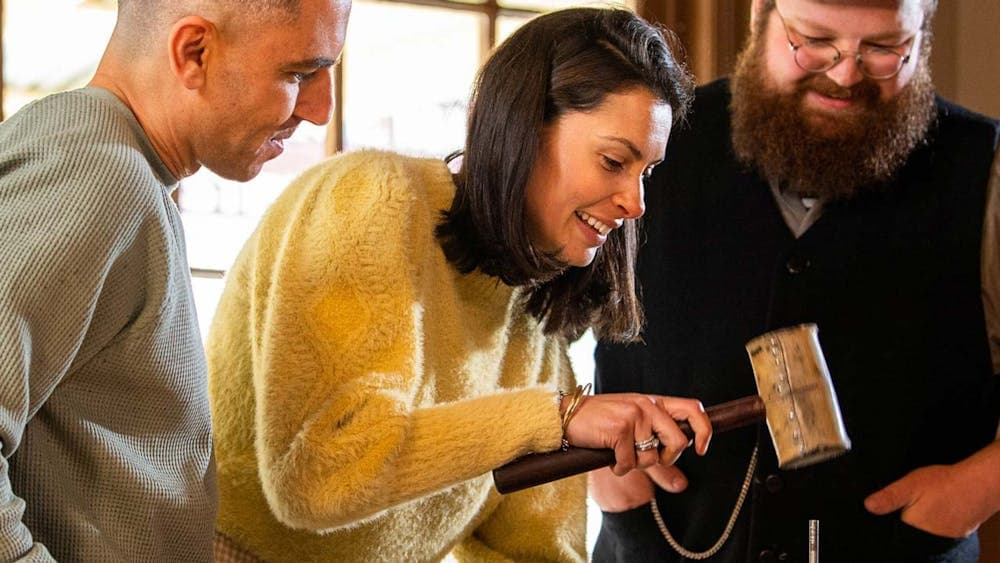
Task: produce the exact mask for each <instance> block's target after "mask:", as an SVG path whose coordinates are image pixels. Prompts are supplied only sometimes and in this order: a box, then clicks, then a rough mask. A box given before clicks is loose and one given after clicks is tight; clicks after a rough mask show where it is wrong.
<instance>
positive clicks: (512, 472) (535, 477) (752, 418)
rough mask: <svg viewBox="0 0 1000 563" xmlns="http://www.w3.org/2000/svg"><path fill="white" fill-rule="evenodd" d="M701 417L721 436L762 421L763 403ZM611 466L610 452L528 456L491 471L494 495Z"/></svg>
mask: <svg viewBox="0 0 1000 563" xmlns="http://www.w3.org/2000/svg"><path fill="white" fill-rule="evenodd" d="M705 413H706V414H708V419H709V420H710V421H712V432H714V433H719V432H725V431H727V430H733V429H735V428H741V427H743V426H749V425H751V424H756V423H758V422H761V421H762V420H764V401H762V400H761V398H760V397H759V396H757V395H753V396H750V397H743V398H742V399H736V400H735V401H729V402H728V403H720V404H718V405H714V406H711V407H708V408H707V409H705ZM677 425H678V426H680V428H681V431H682V432H684V435H686V436H687V437H688V438H692V439H693V438H694V430H692V429H691V425H690V424H688V423H687V421H684V420H681V421H678V422H677ZM614 462H615V451H614V450H611V449H591V448H574V447H570V448H569V449H567V450H566V451H562V450H556V451H553V452H548V453H542V454H529V455H526V456H524V457H522V458H518V459H515V460H514V461H512V462H510V463H508V464H507V465H504V466H501V467H498V468H496V469H494V470H493V482H494V484H495V485H496V487H497V490H498V491H500V492H501V493H503V494H507V493H513V492H514V491H520V490H521V489H527V488H528V487H534V486H535V485H541V484H542V483H548V482H550V481H557V480H559V479H564V478H566V477H570V476H572V475H576V474H578V473H583V472H585V471H591V470H593V469H598V468H601V467H607V466H609V465H611V464H612V463H614Z"/></svg>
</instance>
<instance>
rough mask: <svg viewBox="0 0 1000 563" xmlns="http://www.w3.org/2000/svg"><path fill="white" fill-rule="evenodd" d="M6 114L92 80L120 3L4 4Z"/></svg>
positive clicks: (55, 0) (24, 0) (32, 0)
mask: <svg viewBox="0 0 1000 563" xmlns="http://www.w3.org/2000/svg"><path fill="white" fill-rule="evenodd" d="M3 6H4V18H3V25H4V29H3V57H4V60H3V88H4V92H3V98H4V104H3V106H4V107H3V113H4V115H5V116H9V115H12V114H13V113H14V112H16V111H17V110H18V109H20V108H21V107H22V106H24V105H25V104H27V103H28V102H30V101H32V100H34V99H37V98H40V97H42V96H45V95H47V94H51V93H53V92H59V91H63V90H71V89H73V88H79V87H81V86H83V85H85V84H86V83H87V82H89V81H90V79H91V77H92V76H93V74H94V69H96V68H97V63H98V61H100V59H101V55H102V54H103V53H104V46H105V45H106V44H107V42H108V38H109V37H111V30H112V29H113V28H114V26H115V17H116V15H115V7H116V2H115V1H114V0H110V1H109V0H105V1H102V2H98V1H94V0H91V1H81V0H4V1H3Z"/></svg>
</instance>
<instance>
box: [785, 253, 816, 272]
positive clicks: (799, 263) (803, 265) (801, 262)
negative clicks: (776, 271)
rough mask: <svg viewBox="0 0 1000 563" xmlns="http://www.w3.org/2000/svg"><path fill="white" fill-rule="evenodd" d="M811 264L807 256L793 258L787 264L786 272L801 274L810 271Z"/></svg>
mask: <svg viewBox="0 0 1000 563" xmlns="http://www.w3.org/2000/svg"><path fill="white" fill-rule="evenodd" d="M809 266H810V263H809V259H808V258H806V257H805V256H792V257H791V258H789V259H788V262H785V270H787V271H788V273H789V274H793V275H794V274H801V273H802V272H804V271H806V270H808V269H809Z"/></svg>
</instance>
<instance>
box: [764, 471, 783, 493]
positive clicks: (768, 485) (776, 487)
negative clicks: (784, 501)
mask: <svg viewBox="0 0 1000 563" xmlns="http://www.w3.org/2000/svg"><path fill="white" fill-rule="evenodd" d="M784 487H785V482H784V481H782V480H781V477H779V476H778V475H768V476H767V478H766V479H764V488H765V489H767V492H769V493H776V492H778V491H780V490H781V489H783V488H784Z"/></svg>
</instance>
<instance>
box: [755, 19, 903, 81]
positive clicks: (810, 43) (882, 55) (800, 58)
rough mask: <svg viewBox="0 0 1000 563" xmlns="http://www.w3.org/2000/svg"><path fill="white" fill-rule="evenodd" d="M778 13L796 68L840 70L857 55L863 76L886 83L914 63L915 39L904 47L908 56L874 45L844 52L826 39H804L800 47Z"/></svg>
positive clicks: (818, 70)
mask: <svg viewBox="0 0 1000 563" xmlns="http://www.w3.org/2000/svg"><path fill="white" fill-rule="evenodd" d="M774 12H775V13H776V14H778V19H780V20H781V25H782V27H784V28H785V38H786V39H787V40H788V48H789V49H791V51H792V57H793V58H794V59H795V64H797V65H798V66H799V68H801V69H802V70H805V71H807V72H826V71H828V70H830V69H831V68H833V67H835V66H837V64H839V63H840V61H841V60H842V59H843V58H844V55H854V57H853V58H854V61H855V62H856V63H857V65H858V69H859V70H860V71H861V74H863V75H865V76H867V77H868V78H871V79H873V80H885V79H887V78H892V77H893V76H896V75H897V74H899V71H900V70H902V68H903V65H905V64H906V63H908V62H910V53H911V52H912V51H913V40H914V38H915V36H914V37H911V38H909V39H907V40H906V42H905V43H903V45H907V44H909V46H910V47H909V49H908V50H907V52H906V54H905V55H904V54H901V53H898V52H896V51H894V50H892V49H890V48H888V47H877V46H873V45H869V46H862V48H861V49H860V50H858V51H841V50H840V49H838V48H837V46H836V45H834V44H833V43H830V42H829V41H825V40H822V39H808V38H803V40H802V43H800V44H798V45H796V44H795V42H794V41H792V37H791V33H790V32H789V31H788V24H787V23H785V18H784V17H783V16H782V15H781V12H779V11H778V7H777V6H775V8H774ZM903 45H901V46H903Z"/></svg>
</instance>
